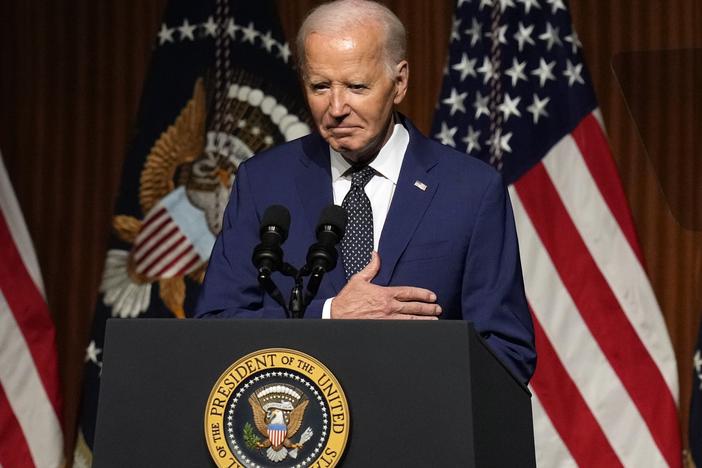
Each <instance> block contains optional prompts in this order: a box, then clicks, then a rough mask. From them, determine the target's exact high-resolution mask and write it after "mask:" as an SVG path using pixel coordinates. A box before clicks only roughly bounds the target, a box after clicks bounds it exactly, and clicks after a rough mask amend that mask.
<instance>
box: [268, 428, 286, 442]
mask: <svg viewBox="0 0 702 468" xmlns="http://www.w3.org/2000/svg"><path fill="white" fill-rule="evenodd" d="M287 435H288V427H287V426H286V425H285V424H269V425H268V438H269V439H270V441H271V444H272V445H273V447H280V446H281V445H282V444H283V441H284V440H285V436H287Z"/></svg>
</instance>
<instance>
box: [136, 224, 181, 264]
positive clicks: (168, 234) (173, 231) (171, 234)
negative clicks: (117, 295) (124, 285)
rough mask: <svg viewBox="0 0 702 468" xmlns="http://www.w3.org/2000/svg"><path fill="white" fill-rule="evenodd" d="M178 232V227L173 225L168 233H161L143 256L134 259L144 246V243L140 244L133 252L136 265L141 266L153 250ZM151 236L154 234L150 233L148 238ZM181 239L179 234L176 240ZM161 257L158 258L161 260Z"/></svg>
mask: <svg viewBox="0 0 702 468" xmlns="http://www.w3.org/2000/svg"><path fill="white" fill-rule="evenodd" d="M178 232H179V230H178V226H175V225H174V226H173V227H172V228H170V229H169V230H168V231H166V232H165V233H163V234H162V235H161V237H160V238H159V239H158V240H157V241H156V242H154V244H153V245H152V246H151V247H149V250H147V251H146V252H144V254H143V255H140V256H139V258H138V259H137V258H136V257H137V254H138V253H139V250H140V249H141V248H142V247H143V246H145V245H146V243H144V244H140V245H139V247H138V248H137V250H136V251H135V252H134V258H135V260H136V261H137V264H142V263H143V262H145V261H147V259H148V258H149V257H150V256H151V254H153V253H154V251H155V250H157V249H158V248H159V247H160V246H162V245H163V243H164V242H167V241H168V240H169V239H170V238H171V236H173V235H174V234H176V233H178ZM153 234H154V233H152V235H151V236H149V238H151V237H153ZM182 237H183V234H179V235H178V239H180V238H182ZM164 239H165V240H164ZM162 256H163V255H160V256H159V257H158V258H161V257H162ZM138 269H139V268H137V270H138Z"/></svg>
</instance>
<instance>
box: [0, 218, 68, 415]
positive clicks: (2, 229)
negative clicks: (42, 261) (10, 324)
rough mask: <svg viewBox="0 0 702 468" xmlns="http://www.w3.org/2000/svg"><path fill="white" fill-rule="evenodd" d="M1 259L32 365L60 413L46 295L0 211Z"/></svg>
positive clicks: (3, 286) (0, 282) (4, 286)
mask: <svg viewBox="0 0 702 468" xmlns="http://www.w3.org/2000/svg"><path fill="white" fill-rule="evenodd" d="M0 258H1V259H3V260H2V261H0V290H2V291H3V292H4V293H5V297H6V300H7V302H8V304H9V309H10V311H11V312H12V313H13V314H14V320H15V321H16V322H17V324H18V326H19V330H20V331H21V334H22V337H23V339H24V341H25V343H26V345H27V346H28V348H29V351H30V353H31V356H32V358H33V363H32V368H34V367H35V366H36V369H37V371H38V372H39V376H40V377H41V382H42V384H43V388H44V389H45V391H46V393H47V394H48V397H49V400H50V401H51V404H52V406H53V407H54V411H55V414H56V415H60V414H61V411H60V408H61V402H60V398H59V388H58V382H59V379H58V370H57V367H56V355H55V352H56V351H55V348H54V346H55V345H54V325H53V323H52V321H51V317H50V316H49V310H48V307H47V306H46V303H45V302H44V297H43V296H42V295H41V293H40V292H39V290H38V289H37V288H36V286H35V284H34V282H33V281H32V278H31V277H30V275H29V273H28V271H27V269H26V268H25V265H24V262H23V261H22V258H21V257H20V254H19V251H18V250H17V249H16V246H15V243H14V242H13V240H12V239H11V238H10V234H9V229H8V225H7V222H6V220H5V217H4V215H3V213H0ZM0 349H2V348H0ZM59 417H60V416H59Z"/></svg>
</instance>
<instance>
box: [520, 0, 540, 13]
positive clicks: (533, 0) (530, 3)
mask: <svg viewBox="0 0 702 468" xmlns="http://www.w3.org/2000/svg"><path fill="white" fill-rule="evenodd" d="M517 1H518V2H519V3H523V4H524V11H525V12H526V13H527V14H529V10H531V7H534V8H537V9H539V10H540V9H541V6H540V5H539V2H538V1H537V0H517Z"/></svg>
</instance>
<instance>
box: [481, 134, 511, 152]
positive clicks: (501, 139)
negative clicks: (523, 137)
mask: <svg viewBox="0 0 702 468" xmlns="http://www.w3.org/2000/svg"><path fill="white" fill-rule="evenodd" d="M511 138H512V132H509V133H507V134H505V135H502V129H500V128H498V129H497V130H495V133H493V134H492V137H491V138H490V139H489V140H488V141H486V142H485V143H487V145H488V146H490V147H491V148H492V147H494V146H495V145H497V148H498V149H499V150H501V151H507V152H508V153H511V152H512V148H511V147H510V146H509V140H510V139H511Z"/></svg>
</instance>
